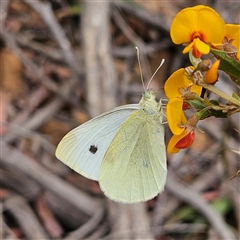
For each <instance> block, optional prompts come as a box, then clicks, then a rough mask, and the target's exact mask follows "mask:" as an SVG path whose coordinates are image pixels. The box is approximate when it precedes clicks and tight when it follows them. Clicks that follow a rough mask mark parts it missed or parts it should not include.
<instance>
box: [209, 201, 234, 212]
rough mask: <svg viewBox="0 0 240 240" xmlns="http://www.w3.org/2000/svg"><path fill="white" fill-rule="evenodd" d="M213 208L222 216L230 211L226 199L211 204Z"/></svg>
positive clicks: (228, 202) (229, 203) (229, 205)
mask: <svg viewBox="0 0 240 240" xmlns="http://www.w3.org/2000/svg"><path fill="white" fill-rule="evenodd" d="M212 206H213V208H214V209H215V210H216V211H217V212H219V213H220V214H222V215H225V214H226V213H227V212H228V211H229V210H230V209H231V202H230V200H229V199H227V198H217V199H215V200H214V201H213V202H212Z"/></svg>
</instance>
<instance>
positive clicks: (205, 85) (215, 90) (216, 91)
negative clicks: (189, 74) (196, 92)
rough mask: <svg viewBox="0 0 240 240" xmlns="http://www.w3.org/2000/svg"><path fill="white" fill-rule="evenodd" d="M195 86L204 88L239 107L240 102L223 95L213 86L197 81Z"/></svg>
mask: <svg viewBox="0 0 240 240" xmlns="http://www.w3.org/2000/svg"><path fill="white" fill-rule="evenodd" d="M197 84H198V85H200V86H202V87H204V88H205V89H207V90H209V91H211V92H213V93H215V94H217V95H218V96H220V97H221V98H224V99H226V100H227V101H228V102H230V103H232V104H234V105H236V106H238V107H240V101H239V100H237V99H236V98H233V97H230V96H228V95H227V94H226V93H224V92H222V91H221V90H219V89H217V88H215V87H214V86H213V85H211V84H208V83H205V82H203V81H199V82H198V83H197Z"/></svg>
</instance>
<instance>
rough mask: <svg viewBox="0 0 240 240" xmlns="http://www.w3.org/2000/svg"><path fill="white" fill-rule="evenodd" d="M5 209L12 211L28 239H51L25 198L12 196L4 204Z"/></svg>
mask: <svg viewBox="0 0 240 240" xmlns="http://www.w3.org/2000/svg"><path fill="white" fill-rule="evenodd" d="M3 208H4V209H7V210H8V211H10V212H11V214H12V215H13V216H14V217H15V218H16V219H17V221H18V224H19V225H20V226H21V228H22V230H23V232H24V234H25V235H26V237H27V238H28V239H49V237H48V236H47V234H46V232H45V230H44V229H43V228H42V225H41V224H40V222H39V220H38V219H37V217H36V215H35V214H34V212H33V210H32V208H30V206H29V205H28V204H27V201H26V199H25V198H23V197H21V196H19V195H14V194H11V195H10V196H9V198H8V199H6V200H5V201H4V202H3Z"/></svg>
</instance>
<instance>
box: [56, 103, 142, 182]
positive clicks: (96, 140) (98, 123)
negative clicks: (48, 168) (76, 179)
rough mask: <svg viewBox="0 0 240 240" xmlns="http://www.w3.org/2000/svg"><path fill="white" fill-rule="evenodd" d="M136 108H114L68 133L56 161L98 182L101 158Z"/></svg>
mask: <svg viewBox="0 0 240 240" xmlns="http://www.w3.org/2000/svg"><path fill="white" fill-rule="evenodd" d="M137 109H139V104H129V105H125V106H121V107H118V108H115V109H113V110H111V111H109V112H106V113H104V114H102V115H100V116H98V117H96V118H93V119H92V120H90V121H88V122H86V123H84V124H82V125H80V126H79V127H77V128H75V129H73V130H72V131H70V132H69V133H68V134H67V135H66V136H65V137H64V138H63V139H62V140H61V142H60V143H59V145H58V147H57V150H56V157H57V158H58V159H59V160H61V161H62V162H63V163H65V164H66V165H68V166H69V167H70V168H72V169H73V170H75V171H76V172H78V173H80V174H82V175H83V176H85V177H87V178H90V179H93V180H98V178H99V170H100V166H101V163H102V160H103V158H104V155H105V153H106V151H107V149H108V147H109V145H110V144H111V142H112V140H113V138H114V136H115V135H116V133H117V131H118V130H119V128H120V127H121V125H122V124H123V123H124V122H125V121H126V119H127V118H128V117H129V116H130V115H131V114H132V113H133V112H134V111H136V110H137Z"/></svg>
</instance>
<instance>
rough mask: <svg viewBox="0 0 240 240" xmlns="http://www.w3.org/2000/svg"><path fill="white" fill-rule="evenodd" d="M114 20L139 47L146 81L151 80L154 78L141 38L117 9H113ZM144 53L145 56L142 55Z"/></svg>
mask: <svg viewBox="0 0 240 240" xmlns="http://www.w3.org/2000/svg"><path fill="white" fill-rule="evenodd" d="M112 13H113V19H114V20H115V22H116V24H117V25H118V26H119V27H120V29H121V30H122V31H123V33H124V35H125V36H126V37H127V38H128V39H129V40H130V41H131V42H132V43H133V45H134V46H136V47H138V48H139V49H140V51H141V54H140V59H141V60H142V62H143V64H142V67H143V68H144V71H143V73H144V75H145V78H146V79H148V80H149V79H150V78H151V76H152V73H151V70H150V66H149V62H148V60H147V57H146V51H145V45H144V43H143V41H142V39H141V38H140V37H138V36H137V34H136V33H135V32H134V31H133V30H132V29H131V28H130V27H129V26H128V24H127V23H126V21H125V20H124V19H123V17H122V16H121V14H120V13H119V12H118V10H116V8H113V9H112ZM142 53H143V54H142Z"/></svg>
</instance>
